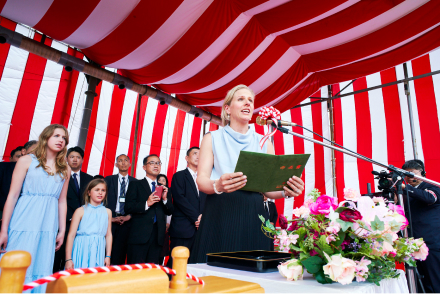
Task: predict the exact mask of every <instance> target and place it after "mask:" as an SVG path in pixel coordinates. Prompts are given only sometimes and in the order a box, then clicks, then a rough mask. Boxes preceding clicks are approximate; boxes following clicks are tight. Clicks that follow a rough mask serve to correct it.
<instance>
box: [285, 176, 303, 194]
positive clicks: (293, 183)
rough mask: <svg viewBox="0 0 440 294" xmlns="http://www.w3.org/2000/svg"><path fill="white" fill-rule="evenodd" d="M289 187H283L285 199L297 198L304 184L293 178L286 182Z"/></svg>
mask: <svg viewBox="0 0 440 294" xmlns="http://www.w3.org/2000/svg"><path fill="white" fill-rule="evenodd" d="M287 185H288V186H289V187H284V195H286V197H289V198H290V197H297V196H299V195H301V193H302V192H303V191H304V182H303V180H301V179H300V178H298V177H296V176H293V177H291V178H290V179H289V180H288V181H287Z"/></svg>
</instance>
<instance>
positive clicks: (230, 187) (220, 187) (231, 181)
mask: <svg viewBox="0 0 440 294" xmlns="http://www.w3.org/2000/svg"><path fill="white" fill-rule="evenodd" d="M246 182H247V177H246V176H245V175H243V173H242V172H237V173H230V174H223V175H222V176H221V177H220V179H218V180H216V181H215V187H216V189H217V191H219V192H226V193H231V192H234V191H237V190H239V189H241V188H243V187H244V186H245V185H246Z"/></svg>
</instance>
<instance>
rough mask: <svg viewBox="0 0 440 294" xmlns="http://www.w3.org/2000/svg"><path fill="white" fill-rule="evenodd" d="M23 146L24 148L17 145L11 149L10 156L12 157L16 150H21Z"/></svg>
mask: <svg viewBox="0 0 440 294" xmlns="http://www.w3.org/2000/svg"><path fill="white" fill-rule="evenodd" d="M23 148H24V146H18V147H17V148H15V149H14V150H12V151H11V158H12V157H14V155H15V152H17V151H20V152H21V149H23Z"/></svg>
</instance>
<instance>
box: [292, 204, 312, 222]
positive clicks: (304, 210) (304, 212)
mask: <svg viewBox="0 0 440 294" xmlns="http://www.w3.org/2000/svg"><path fill="white" fill-rule="evenodd" d="M293 214H294V215H295V216H296V217H298V218H304V219H306V218H307V217H308V216H309V214H310V209H309V208H308V207H306V206H305V205H303V206H301V207H300V208H295V209H294V210H293Z"/></svg>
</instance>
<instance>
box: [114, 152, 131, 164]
mask: <svg viewBox="0 0 440 294" xmlns="http://www.w3.org/2000/svg"><path fill="white" fill-rule="evenodd" d="M122 155H124V156H127V158H128V160H129V161H131V159H130V156H128V155H127V154H124V153H122V154H119V155H118V156H116V162H118V159H119V157H120V156H122Z"/></svg>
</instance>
